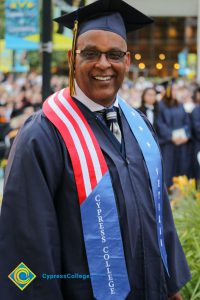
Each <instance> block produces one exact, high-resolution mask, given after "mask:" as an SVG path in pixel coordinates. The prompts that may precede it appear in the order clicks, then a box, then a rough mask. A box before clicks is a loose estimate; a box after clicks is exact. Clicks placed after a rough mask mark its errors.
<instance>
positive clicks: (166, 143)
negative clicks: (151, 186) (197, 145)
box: [156, 84, 191, 188]
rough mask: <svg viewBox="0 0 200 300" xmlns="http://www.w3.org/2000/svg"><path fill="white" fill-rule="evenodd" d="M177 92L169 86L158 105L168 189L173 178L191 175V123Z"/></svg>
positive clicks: (161, 144)
mask: <svg viewBox="0 0 200 300" xmlns="http://www.w3.org/2000/svg"><path fill="white" fill-rule="evenodd" d="M176 92H177V86H176V85H175V86H173V85H171V84H169V85H168V86H167V88H166V94H165V96H164V98H163V100H162V101H160V102H159V103H158V115H157V120H156V129H157V134H158V140H159V143H160V147H161V152H162V156H163V162H164V171H165V178H166V184H167V187H168V188H169V187H170V186H171V185H172V178H173V177H175V176H180V175H187V176H188V177H190V175H191V174H190V172H191V147H190V143H189V141H190V138H191V123H190V118H189V116H188V114H187V113H186V112H185V110H184V107H183V104H181V103H179V102H178V101H177V99H176Z"/></svg>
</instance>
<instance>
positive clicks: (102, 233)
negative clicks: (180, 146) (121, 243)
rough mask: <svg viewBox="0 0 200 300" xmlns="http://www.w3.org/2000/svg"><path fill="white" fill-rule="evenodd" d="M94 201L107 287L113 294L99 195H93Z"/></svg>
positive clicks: (108, 253)
mask: <svg viewBox="0 0 200 300" xmlns="http://www.w3.org/2000/svg"><path fill="white" fill-rule="evenodd" d="M95 202H96V209H97V220H98V224H99V232H100V236H101V242H102V244H104V246H103V248H102V252H103V259H104V262H105V268H106V273H107V276H108V288H109V290H110V294H111V295H115V282H114V279H113V274H112V268H111V264H110V262H109V261H110V251H109V247H108V246H105V243H106V242H107V240H106V234H105V230H104V220H103V216H102V208H101V197H100V195H99V194H98V195H96V196H95Z"/></svg>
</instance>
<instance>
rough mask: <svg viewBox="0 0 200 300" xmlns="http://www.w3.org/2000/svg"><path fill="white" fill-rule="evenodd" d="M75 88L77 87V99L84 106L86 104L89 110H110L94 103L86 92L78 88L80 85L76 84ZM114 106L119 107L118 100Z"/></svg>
mask: <svg viewBox="0 0 200 300" xmlns="http://www.w3.org/2000/svg"><path fill="white" fill-rule="evenodd" d="M75 87H76V89H75V91H76V93H75V98H76V99H77V100H79V101H80V102H81V103H82V104H84V105H85V106H86V107H87V108H89V110H91V111H92V112H95V111H100V110H103V109H105V108H108V107H105V106H103V105H100V104H98V103H96V102H94V101H93V100H91V99H90V98H88V97H87V96H86V95H85V94H84V92H83V91H82V90H81V89H80V87H79V86H78V84H77V83H76V82H75ZM112 106H116V107H119V104H118V99H117V98H116V100H115V102H114V104H113V105H112ZM112 106H111V107H112Z"/></svg>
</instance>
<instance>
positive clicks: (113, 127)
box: [105, 107, 122, 143]
mask: <svg viewBox="0 0 200 300" xmlns="http://www.w3.org/2000/svg"><path fill="white" fill-rule="evenodd" d="M105 116H106V122H107V125H108V127H109V129H110V131H112V133H113V134H114V136H115V137H116V138H117V140H118V141H119V142H120V143H121V140H122V134H121V130H120V127H119V123H118V120H117V112H116V110H115V109H114V107H112V108H107V109H106V113H105Z"/></svg>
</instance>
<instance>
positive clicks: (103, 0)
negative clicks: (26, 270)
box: [54, 0, 153, 95]
mask: <svg viewBox="0 0 200 300" xmlns="http://www.w3.org/2000/svg"><path fill="white" fill-rule="evenodd" d="M54 21H56V22H57V23H59V24H61V25H63V26H65V27H67V28H69V29H73V43H72V55H71V59H70V64H69V69H70V74H69V81H70V83H69V86H70V93H71V95H73V94H74V56H75V47H76V39H77V37H78V36H79V35H81V34H83V33H84V32H86V31H88V30H105V31H111V32H114V33H116V34H118V35H120V36H121V37H122V38H124V39H125V40H126V33H128V32H131V31H134V30H137V29H139V28H142V27H143V26H145V25H148V24H150V23H152V22H153V20H152V19H151V18H149V17H147V16H146V15H144V14H143V13H141V12H140V11H138V10H137V9H135V8H134V7H132V6H130V5H129V4H128V3H126V2H124V1H122V0H98V1H95V2H93V3H91V4H89V5H87V6H83V7H80V8H79V9H77V10H76V11H74V12H71V13H69V14H64V15H62V16H61V17H59V18H56V19H54Z"/></svg>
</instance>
